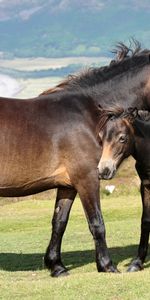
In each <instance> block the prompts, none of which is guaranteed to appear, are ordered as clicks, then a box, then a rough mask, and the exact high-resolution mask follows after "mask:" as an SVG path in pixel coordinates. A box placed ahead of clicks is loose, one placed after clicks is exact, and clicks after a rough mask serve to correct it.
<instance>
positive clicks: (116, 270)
mask: <svg viewBox="0 0 150 300" xmlns="http://www.w3.org/2000/svg"><path fill="white" fill-rule="evenodd" d="M108 272H111V273H118V274H119V273H120V271H119V270H118V269H117V268H115V267H114V266H111V267H109V269H108Z"/></svg>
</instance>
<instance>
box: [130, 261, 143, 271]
mask: <svg viewBox="0 0 150 300" xmlns="http://www.w3.org/2000/svg"><path fill="white" fill-rule="evenodd" d="M143 269H144V267H143V265H142V263H141V262H140V261H136V262H134V263H132V264H131V265H130V266H129V268H128V269H127V272H138V271H141V270H143Z"/></svg>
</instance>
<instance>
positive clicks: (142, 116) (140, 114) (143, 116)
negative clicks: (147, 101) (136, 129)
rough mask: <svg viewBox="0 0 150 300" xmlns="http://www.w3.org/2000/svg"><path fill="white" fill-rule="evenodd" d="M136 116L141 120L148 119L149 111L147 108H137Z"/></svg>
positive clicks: (149, 118) (149, 116)
mask: <svg viewBox="0 0 150 300" xmlns="http://www.w3.org/2000/svg"><path fill="white" fill-rule="evenodd" d="M138 117H139V118H140V119H141V120H143V121H149V120H150V112H149V111H148V110H138Z"/></svg>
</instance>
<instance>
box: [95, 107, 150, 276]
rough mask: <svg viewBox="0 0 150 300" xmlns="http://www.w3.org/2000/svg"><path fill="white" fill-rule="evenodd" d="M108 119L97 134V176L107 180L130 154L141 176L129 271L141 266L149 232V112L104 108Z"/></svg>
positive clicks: (139, 268)
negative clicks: (137, 230)
mask: <svg viewBox="0 0 150 300" xmlns="http://www.w3.org/2000/svg"><path fill="white" fill-rule="evenodd" d="M106 114H108V115H109V116H110V118H109V121H108V122H107V123H106V126H105V127H104V128H103V130H102V134H101V135H100V138H101V142H102V145H103V151H102V156H101V159H100V162H99V164H98V172H99V178H102V179H111V178H112V177H113V176H114V175H115V172H116V170H117V168H118V166H119V165H120V164H121V162H122V161H123V159H124V158H125V157H127V156H129V154H131V155H132V156H133V157H134V158H135V160H136V170H137V172H138V175H139V177H140V179H141V197H142V203H143V213H142V219H141V238H140V243H139V247H138V255H137V257H136V258H135V259H134V260H133V261H132V263H131V265H130V266H129V268H128V271H129V272H134V271H139V270H141V269H143V263H144V261H145V258H146V255H147V250H148V241H149V233H150V113H149V112H146V111H137V110H136V109H129V110H122V112H121V110H120V111H119V110H118V111H114V113H113V111H107V112H106Z"/></svg>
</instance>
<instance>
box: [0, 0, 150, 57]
mask: <svg viewBox="0 0 150 300" xmlns="http://www.w3.org/2000/svg"><path fill="white" fill-rule="evenodd" d="M149 20H150V1H149V0H142V1H141V0H130V1H129V0H123V1H120V0H105V1H104V0H86V1H85V0H32V1H31V0H11V1H10V0H0V56H2V57H8V58H11V57H15V56H16V57H38V56H43V57H65V56H81V55H82V56H83V55H85V56H102V55H110V52H109V51H110V49H112V48H113V46H114V44H115V43H116V42H117V41H120V40H121V41H124V42H126V41H128V39H129V38H130V37H132V36H133V37H135V38H136V39H138V40H139V41H140V42H141V43H142V45H143V46H144V47H147V48H148V47H149V48H150V26H149Z"/></svg>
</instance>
